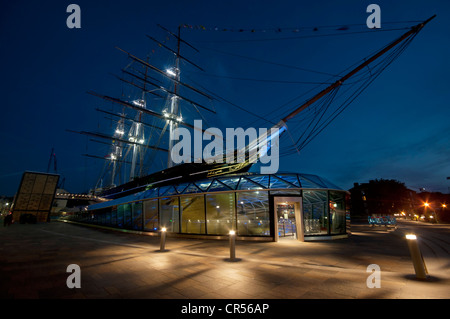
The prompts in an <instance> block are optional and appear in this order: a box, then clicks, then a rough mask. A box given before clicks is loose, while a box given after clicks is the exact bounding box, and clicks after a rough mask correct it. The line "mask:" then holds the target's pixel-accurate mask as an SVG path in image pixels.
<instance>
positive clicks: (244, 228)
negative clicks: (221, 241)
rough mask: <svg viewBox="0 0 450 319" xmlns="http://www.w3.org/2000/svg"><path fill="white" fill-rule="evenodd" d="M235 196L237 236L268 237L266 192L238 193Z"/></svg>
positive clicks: (268, 218)
mask: <svg viewBox="0 0 450 319" xmlns="http://www.w3.org/2000/svg"><path fill="white" fill-rule="evenodd" d="M236 196H237V228H238V229H237V230H238V235H257V236H270V217H269V216H270V213H269V195H268V192H267V191H253V192H239V193H236Z"/></svg>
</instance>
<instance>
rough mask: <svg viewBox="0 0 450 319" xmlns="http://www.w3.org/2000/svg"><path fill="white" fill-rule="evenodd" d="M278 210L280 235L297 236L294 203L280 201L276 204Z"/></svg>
mask: <svg viewBox="0 0 450 319" xmlns="http://www.w3.org/2000/svg"><path fill="white" fill-rule="evenodd" d="M276 211H277V219H278V237H279V238H284V237H289V238H296V235H297V229H296V223H295V207H294V203H290V202H285V203H278V204H277V205H276Z"/></svg>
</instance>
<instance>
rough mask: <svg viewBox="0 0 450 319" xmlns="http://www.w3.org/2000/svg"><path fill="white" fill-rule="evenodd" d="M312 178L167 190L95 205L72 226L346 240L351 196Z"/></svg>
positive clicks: (236, 180) (246, 179)
mask: <svg viewBox="0 0 450 319" xmlns="http://www.w3.org/2000/svg"><path fill="white" fill-rule="evenodd" d="M347 194H348V192H346V191H343V190H341V189H340V188H339V187H337V186H335V185H333V184H332V183H330V182H329V181H327V180H325V179H323V178H321V177H319V176H316V175H310V174H295V173H286V174H274V175H268V174H267V175H262V174H252V173H244V174H238V175H226V176H221V177H217V178H211V179H204V180H199V181H193V182H185V183H178V184H172V185H168V186H161V187H157V186H153V187H150V186H149V187H148V189H146V190H145V191H142V192H139V193H135V194H132V195H128V196H125V197H121V198H118V199H114V200H110V201H106V202H102V203H97V204H94V205H90V206H88V207H87V208H86V210H84V211H81V212H80V213H78V214H76V215H73V216H72V217H71V220H73V221H78V222H83V223H90V224H97V225H102V226H107V227H112V228H119V229H124V230H134V231H140V232H149V233H154V234H155V235H157V234H158V232H159V231H160V229H161V228H162V227H165V228H166V229H167V231H168V232H169V233H172V235H173V236H175V234H177V235H179V236H183V237H196V238H199V237H200V238H217V239H220V238H224V237H225V236H227V235H228V233H229V231H230V230H235V231H236V233H237V236H238V238H239V239H243V240H245V239H249V240H267V241H278V240H282V239H284V238H286V239H287V238H293V239H297V240H300V241H303V240H321V239H335V238H343V237H347V233H348V230H349V229H348V226H347V224H348V220H347V218H348V214H347V213H346V212H347V210H346V196H347Z"/></svg>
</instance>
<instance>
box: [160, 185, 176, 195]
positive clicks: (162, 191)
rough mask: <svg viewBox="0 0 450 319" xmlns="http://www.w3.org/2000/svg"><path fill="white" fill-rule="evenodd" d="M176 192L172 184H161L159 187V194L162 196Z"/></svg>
mask: <svg viewBox="0 0 450 319" xmlns="http://www.w3.org/2000/svg"><path fill="white" fill-rule="evenodd" d="M176 194H177V190H176V189H175V187H173V186H172V185H169V186H163V187H160V188H159V196H163V195H166V196H168V195H176Z"/></svg>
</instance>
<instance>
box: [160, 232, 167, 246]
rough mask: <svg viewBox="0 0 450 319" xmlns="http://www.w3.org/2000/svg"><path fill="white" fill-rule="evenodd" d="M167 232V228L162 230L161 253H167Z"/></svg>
mask: <svg viewBox="0 0 450 319" xmlns="http://www.w3.org/2000/svg"><path fill="white" fill-rule="evenodd" d="M166 232H167V229H166V227H163V228H161V245H160V248H159V250H160V251H165V247H166Z"/></svg>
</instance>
